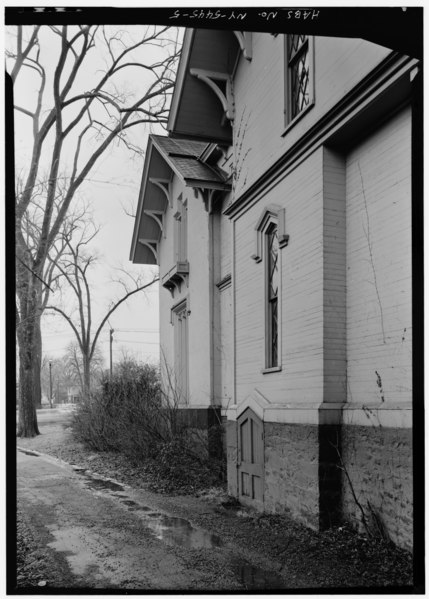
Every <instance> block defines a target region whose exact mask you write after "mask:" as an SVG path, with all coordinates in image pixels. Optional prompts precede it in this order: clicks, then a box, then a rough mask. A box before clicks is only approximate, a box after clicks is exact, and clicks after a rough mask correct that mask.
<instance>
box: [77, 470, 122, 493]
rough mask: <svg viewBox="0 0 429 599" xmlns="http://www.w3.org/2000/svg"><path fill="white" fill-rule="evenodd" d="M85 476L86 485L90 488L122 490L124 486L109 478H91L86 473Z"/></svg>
mask: <svg viewBox="0 0 429 599" xmlns="http://www.w3.org/2000/svg"><path fill="white" fill-rule="evenodd" d="M83 474H84V473H83ZM85 476H86V477H87V480H86V486H87V487H89V488H90V489H95V490H101V491H123V490H124V487H123V486H122V485H120V484H119V483H114V482H113V481H111V480H104V479H101V478H91V477H90V476H88V475H85Z"/></svg>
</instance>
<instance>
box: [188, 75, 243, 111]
mask: <svg viewBox="0 0 429 599" xmlns="http://www.w3.org/2000/svg"><path fill="white" fill-rule="evenodd" d="M189 72H190V73H191V75H193V76H194V77H196V78H197V79H200V80H201V81H203V82H204V83H205V84H206V85H208V86H209V87H210V89H212V90H213V91H214V93H215V94H216V96H217V97H218V98H219V100H220V102H221V104H222V108H223V111H224V113H225V116H226V118H227V119H229V120H230V121H232V120H234V100H233V97H232V85H231V78H230V76H229V75H228V74H227V73H217V72H215V71H207V70H206V69H190V71H189ZM220 82H222V84H223V85H224V86H225V91H224V90H222V89H221V87H220V86H219V83H220Z"/></svg>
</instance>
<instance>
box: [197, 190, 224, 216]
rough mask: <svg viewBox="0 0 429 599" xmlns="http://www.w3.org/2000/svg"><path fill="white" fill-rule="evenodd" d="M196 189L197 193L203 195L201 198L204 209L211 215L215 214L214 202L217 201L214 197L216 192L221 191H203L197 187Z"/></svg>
mask: <svg viewBox="0 0 429 599" xmlns="http://www.w3.org/2000/svg"><path fill="white" fill-rule="evenodd" d="M195 189H196V190H197V192H199V193H200V194H201V197H202V198H203V201H204V208H205V209H206V212H208V213H209V214H211V213H212V212H213V207H214V201H215V197H214V195H215V192H216V191H219V190H217V189H203V188H202V187H195Z"/></svg>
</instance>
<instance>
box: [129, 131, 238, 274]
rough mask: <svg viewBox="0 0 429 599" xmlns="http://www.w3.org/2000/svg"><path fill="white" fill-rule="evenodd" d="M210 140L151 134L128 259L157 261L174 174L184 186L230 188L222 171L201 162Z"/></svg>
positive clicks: (153, 262) (144, 262)
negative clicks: (202, 140)
mask: <svg viewBox="0 0 429 599" xmlns="http://www.w3.org/2000/svg"><path fill="white" fill-rule="evenodd" d="M208 145H209V144H207V143H206V142H201V141H193V140H188V139H171V138H169V137H165V136H162V135H150V136H149V140H148V144H147V148H146V158H145V163H144V168H143V177H142V183H141V186H140V194H139V200H138V205H137V213H136V218H135V222H134V232H133V238H132V243H131V253H130V260H131V261H132V262H134V263H135V264H157V263H158V258H157V256H158V244H159V241H160V239H161V234H162V230H163V218H164V214H165V211H166V209H167V207H168V206H169V205H170V206H171V205H172V198H171V182H172V180H173V177H174V176H176V177H178V178H179V180H180V181H181V182H182V184H183V185H184V186H185V187H194V188H201V189H218V190H225V191H227V190H229V189H230V184H229V183H228V182H227V180H226V179H227V178H226V175H225V173H223V172H222V171H220V170H219V169H216V168H215V167H213V166H210V165H209V164H207V163H206V162H204V160H203V158H202V156H203V155H205V153H206V150H207V147H208Z"/></svg>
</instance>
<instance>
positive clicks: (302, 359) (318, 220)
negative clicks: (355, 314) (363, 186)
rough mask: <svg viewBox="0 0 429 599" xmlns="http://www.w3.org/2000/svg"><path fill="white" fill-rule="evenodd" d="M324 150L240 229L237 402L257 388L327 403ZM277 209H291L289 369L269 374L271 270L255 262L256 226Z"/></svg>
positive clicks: (285, 277)
mask: <svg viewBox="0 0 429 599" xmlns="http://www.w3.org/2000/svg"><path fill="white" fill-rule="evenodd" d="M322 156H323V154H322V151H321V150H320V151H317V152H315V153H314V154H313V155H312V156H311V157H310V158H309V159H308V160H307V161H306V162H305V163H304V164H303V165H301V166H300V167H299V168H298V169H296V170H295V171H294V172H293V173H291V174H290V176H289V177H288V178H287V179H284V180H283V181H282V182H281V183H280V184H279V185H278V186H277V187H276V188H275V189H273V190H272V191H271V192H270V193H268V194H266V196H264V197H262V198H260V200H259V202H258V203H257V204H256V205H255V206H254V207H253V208H251V209H250V210H248V212H246V213H245V214H244V215H243V216H242V217H241V218H240V219H238V221H237V222H236V237H235V260H236V264H235V281H234V285H235V298H236V323H235V326H236V364H237V370H236V389H237V397H236V401H237V403H240V401H243V400H244V399H245V398H246V397H247V395H248V394H250V393H251V392H252V391H253V389H254V388H255V387H256V388H257V389H258V390H259V391H260V392H261V393H262V394H263V395H265V396H266V397H267V398H269V401H271V402H279V403H287V402H295V401H302V402H314V401H322V393H323V378H322V377H323V260H322V245H323V237H322V231H323V218H322V186H321V181H322ZM271 203H275V204H278V205H280V206H281V207H284V208H286V233H289V234H290V241H289V245H288V246H287V247H285V248H284V249H282V250H281V268H282V282H281V285H282V306H281V314H282V326H281V329H282V370H281V371H280V372H275V373H270V374H262V372H261V370H262V369H263V368H264V360H265V337H264V335H265V313H264V268H263V263H262V262H261V263H258V264H257V263H255V262H254V261H253V260H252V259H251V254H253V252H254V243H255V239H254V236H255V234H256V233H255V225H256V223H257V221H258V219H259V217H260V215H261V213H262V211H263V210H264V209H265V207H266V206H267V205H269V204H271Z"/></svg>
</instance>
